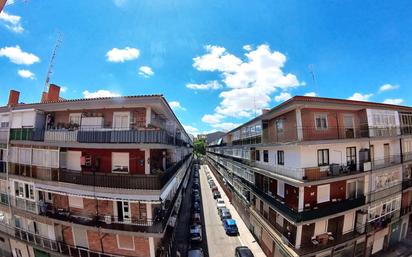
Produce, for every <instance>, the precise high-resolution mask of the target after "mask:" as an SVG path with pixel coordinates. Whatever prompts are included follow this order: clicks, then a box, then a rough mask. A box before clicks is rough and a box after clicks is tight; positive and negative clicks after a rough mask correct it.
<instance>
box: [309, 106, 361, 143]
mask: <svg viewBox="0 0 412 257" xmlns="http://www.w3.org/2000/svg"><path fill="white" fill-rule="evenodd" d="M318 113H322V114H327V122H328V129H324V130H317V129H316V124H315V114H318ZM362 113H363V111H349V110H331V109H314V108H305V109H302V110H301V116H302V127H303V140H322V139H337V138H345V129H344V115H347V114H349V115H353V117H354V119H353V120H354V128H355V137H359V136H360V133H361V131H360V130H361V125H362V124H361V120H362Z"/></svg>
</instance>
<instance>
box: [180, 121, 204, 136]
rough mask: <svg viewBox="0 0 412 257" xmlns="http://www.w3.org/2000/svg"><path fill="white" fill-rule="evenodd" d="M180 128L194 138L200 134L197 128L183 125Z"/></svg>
mask: <svg viewBox="0 0 412 257" xmlns="http://www.w3.org/2000/svg"><path fill="white" fill-rule="evenodd" d="M182 126H183V128H184V129H185V130H186V132H187V133H188V134H192V135H194V136H197V135H198V134H200V131H199V129H198V128H195V127H193V126H190V125H184V124H182Z"/></svg>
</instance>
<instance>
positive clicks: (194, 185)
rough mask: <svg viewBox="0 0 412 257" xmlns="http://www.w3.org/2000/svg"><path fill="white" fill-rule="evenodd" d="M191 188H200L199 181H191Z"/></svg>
mask: <svg viewBox="0 0 412 257" xmlns="http://www.w3.org/2000/svg"><path fill="white" fill-rule="evenodd" d="M192 188H193V189H199V188H200V186H199V183H193V185H192Z"/></svg>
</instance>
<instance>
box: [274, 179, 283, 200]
mask: <svg viewBox="0 0 412 257" xmlns="http://www.w3.org/2000/svg"><path fill="white" fill-rule="evenodd" d="M276 193H277V195H278V196H280V197H282V198H285V182H283V181H280V180H278V181H277V192H276Z"/></svg>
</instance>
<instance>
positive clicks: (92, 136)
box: [10, 127, 187, 146]
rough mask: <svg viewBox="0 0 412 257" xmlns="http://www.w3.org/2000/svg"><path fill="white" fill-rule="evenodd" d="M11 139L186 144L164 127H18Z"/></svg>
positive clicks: (11, 131)
mask: <svg viewBox="0 0 412 257" xmlns="http://www.w3.org/2000/svg"><path fill="white" fill-rule="evenodd" d="M10 140H27V141H47V142H79V143H137V144H140V143H141V144H169V145H178V146H183V145H186V144H187V142H184V141H183V140H182V139H181V138H179V137H178V136H176V135H172V134H171V133H169V132H168V131H166V130H164V129H151V128H146V129H130V128H124V129H123V128H96V127H90V128H87V127H80V128H79V129H75V130H70V129H53V130H46V129H43V128H18V129H11V130H10Z"/></svg>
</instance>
